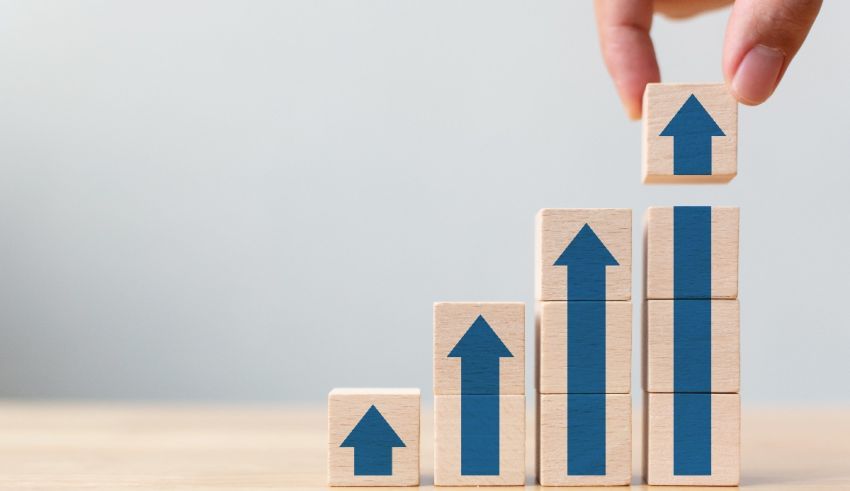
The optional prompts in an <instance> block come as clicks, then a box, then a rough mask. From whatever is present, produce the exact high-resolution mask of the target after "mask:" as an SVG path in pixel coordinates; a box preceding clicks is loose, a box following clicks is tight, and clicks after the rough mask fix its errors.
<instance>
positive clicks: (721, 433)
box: [644, 393, 741, 486]
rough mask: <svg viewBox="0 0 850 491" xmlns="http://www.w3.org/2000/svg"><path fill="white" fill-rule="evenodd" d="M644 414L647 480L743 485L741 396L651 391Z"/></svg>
mask: <svg viewBox="0 0 850 491" xmlns="http://www.w3.org/2000/svg"><path fill="white" fill-rule="evenodd" d="M644 413H645V417H646V425H645V431H646V432H647V434H646V442H645V445H646V459H645V465H646V469H645V474H646V476H645V477H646V482H647V484H650V485H681V486H737V485H738V482H739V481H740V458H741V457H740V443H739V442H740V432H741V397H740V396H739V395H738V394H652V393H650V394H647V395H646V399H645V411H644Z"/></svg>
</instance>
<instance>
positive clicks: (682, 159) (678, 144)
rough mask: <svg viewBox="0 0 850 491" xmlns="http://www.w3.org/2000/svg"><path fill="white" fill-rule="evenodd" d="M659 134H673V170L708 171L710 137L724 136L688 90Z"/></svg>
mask: <svg viewBox="0 0 850 491" xmlns="http://www.w3.org/2000/svg"><path fill="white" fill-rule="evenodd" d="M659 136H672V137H673V174H674V175H687V176H707V175H711V137H713V136H726V134H725V133H723V130H721V129H720V127H719V126H717V123H716V122H715V121H714V119H713V118H712V117H711V115H710V114H708V111H706V110H705V108H704V107H703V106H702V104H700V102H699V100H698V99H697V98H696V96H694V95H693V94H691V96H690V97H688V99H687V100H686V101H685V103H684V104H682V107H681V108H679V111H678V112H677V113H676V115H675V116H673V119H671V120H670V122H669V123H668V124H667V127H665V128H664V130H663V131H662V132H661V133H660V134H659Z"/></svg>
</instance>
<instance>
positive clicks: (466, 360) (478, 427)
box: [449, 315, 513, 476]
mask: <svg viewBox="0 0 850 491" xmlns="http://www.w3.org/2000/svg"><path fill="white" fill-rule="evenodd" d="M449 357H450V358H460V359H461V366H460V370H461V375H460V393H461V398H460V448H461V450H460V473H461V475H463V476H497V475H499V453H500V452H499V359H500V358H510V357H513V355H512V354H511V352H510V351H509V350H508V348H507V346H505V344H504V343H502V340H501V339H499V336H498V335H497V334H496V333H495V332H494V331H493V328H492V327H490V324H488V323H487V321H486V320H484V317H481V316H480V315H479V316H478V318H477V319H475V322H473V323H472V325H471V326H469V329H467V331H466V333H465V334H464V335H463V336H462V337H461V338H460V340H459V341H458V342H457V344H456V345H455V347H454V348H453V349H452V351H451V352H450V353H449Z"/></svg>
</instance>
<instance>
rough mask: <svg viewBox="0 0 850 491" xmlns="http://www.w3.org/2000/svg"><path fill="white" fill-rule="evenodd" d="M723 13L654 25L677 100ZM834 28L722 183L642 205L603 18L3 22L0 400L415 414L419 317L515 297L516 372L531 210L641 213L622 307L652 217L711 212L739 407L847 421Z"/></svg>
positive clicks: (844, 166) (438, 14)
mask: <svg viewBox="0 0 850 491" xmlns="http://www.w3.org/2000/svg"><path fill="white" fill-rule="evenodd" d="M727 16H728V11H720V12H717V13H714V14H711V15H707V16H704V17H700V18H698V19H695V20H692V21H688V22H685V23H678V22H672V21H668V20H665V19H657V20H656V24H655V26H654V29H653V33H654V37H655V40H656V49H657V52H658V56H659V59H660V63H661V69H662V75H663V77H664V79H665V80H666V81H675V82H715V81H721V80H722V74H721V71H720V54H721V46H722V37H723V31H724V28H725V21H726V18H727ZM848 18H850V3H847V2H826V4H825V5H824V7H823V11H822V12H821V16H820V18H819V19H818V21H817V22H816V24H815V27H814V29H813V31H812V33H811V35H810V38H809V41H808V42H807V44H806V45H805V46H804V47H803V49H802V51H801V52H800V53H799V55H798V57H797V59H796V61H795V62H794V64H792V66H791V68H790V70H789V71H788V73H787V74H786V76H785V79H784V82H783V84H782V85H781V86H780V88H779V90H778V91H777V93H776V94H775V96H774V97H773V99H771V100H770V101H769V102H768V103H767V104H765V105H764V106H761V107H758V108H749V107H741V109H740V125H739V126H740V143H739V173H740V174H739V176H738V177H737V178H736V179H735V180H734V181H733V182H732V183H731V184H729V185H725V186H713V187H706V186H671V187H650V186H645V185H642V184H641V182H640V158H641V140H640V135H641V129H640V124H639V123H636V122H630V121H628V120H627V119H626V118H625V116H624V114H623V112H622V110H621V108H620V105H619V101H618V99H617V97H616V95H615V92H614V89H613V86H612V84H611V82H610V80H609V78H608V76H607V74H606V71H605V69H604V66H603V63H602V61H601V58H600V55H599V49H598V45H597V40H596V29H595V26H594V19H593V12H592V3H591V2H563V1H557V0H546V1H542V0H541V1H535V2H521V1H502V0H474V1H464V2H457V1H453V0H429V1H427V2H416V1H398V0H380V1H379V0H375V1H362V2H351V1H347V0H336V1H329V0H301V1H288V2H279V1H271V0H269V1H265V0H255V1H251V2H233V1H212V0H211V1H200V0H198V1H186V0H176V1H175V0H167V1H165V0H156V1H146V2H108V1H79V0H74V1H52V2H50V1H35V2H29V1H3V2H0V71H2V76H0V397H5V398H23V399H29V398H33V399H53V398H58V399H114V400H176V401H183V400H187V401H191V400H204V401H207V400H209V401H285V402H321V401H323V400H324V399H325V397H326V395H327V391H328V390H329V389H331V388H332V387H335V386H418V387H421V388H422V389H423V391H424V394H425V395H426V398H429V397H430V393H431V369H432V361H431V360H432V358H431V356H432V353H431V351H432V344H431V342H432V331H431V305H432V302H434V301H435V300H522V301H525V302H527V303H528V319H529V322H528V326H527V333H528V350H529V351H528V353H532V349H531V348H532V346H533V344H532V341H533V338H532V333H533V329H532V323H531V319H532V314H533V273H534V271H533V229H534V226H533V223H534V221H533V218H534V214H535V213H536V211H537V210H538V209H539V208H542V207H628V208H632V209H634V257H635V259H636V265H635V269H634V271H633V278H634V292H633V295H634V298H635V300H639V299H640V296H641V288H642V287H641V277H642V273H643V271H642V264H641V261H640V260H639V258H640V257H641V256H642V245H641V241H640V237H641V234H642V223H643V211H644V210H645V209H646V207H648V206H650V205H671V204H715V205H739V206H741V208H742V217H741V219H742V222H741V272H740V278H741V280H740V282H741V289H740V298H741V304H742V339H741V342H742V360H743V368H742V377H743V381H742V383H743V386H742V394H743V401H744V403H745V404H758V403H785V404H806V403H830V402H833V403H838V402H845V403H846V402H850V390H847V378H848V376H850V360H848V348H847V347H848V345H850V309H848V308H847V297H848V294H850V287H848V277H850V265H848V261H846V260H845V256H844V254H846V250H847V245H848V242H850V231H848V227H850V219H848V212H850V198H848V194H847V183H848V180H850V170H848V166H850V138H848V137H847V131H848V129H850V124H848V114H850V98H849V97H848V96H847V89H848V87H850V64H848V63H847V56H846V55H847V51H846V50H847V47H848V46H850V30H848V29H847V28H846V19H848ZM633 307H634V309H635V314H636V316H635V319H636V321H635V334H634V351H633V353H634V368H635V370H634V375H635V377H634V378H635V385H634V387H633V392H634V393H636V394H639V393H640V385H639V378H638V376H639V370H638V367H639V353H640V350H639V343H640V337H639V330H638V322H637V319H639V316H638V315H637V314H638V313H639V301H637V302H635V303H634V306H633ZM532 363H533V359H532V356H531V355H529V366H528V367H529V371H528V374H527V380H528V385H529V388H530V387H531V386H532V374H533V371H532V370H531V367H532ZM426 400H427V399H426Z"/></svg>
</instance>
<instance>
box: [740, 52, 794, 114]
mask: <svg viewBox="0 0 850 491" xmlns="http://www.w3.org/2000/svg"><path fill="white" fill-rule="evenodd" d="M784 63H785V55H784V54H783V53H782V52H781V51H779V50H778V49H773V48H768V47H767V46H764V45H762V44H759V45H756V46H755V47H754V48H753V49H751V50H750V51H749V53H747V54H746V55H745V56H744V59H743V60H741V64H740V65H738V71H737V72H735V76H734V77H733V78H732V91H733V92H735V95H736V96H737V97H738V99H739V100H740V101H741V102H745V103H747V104H761V103H762V102H764V101H766V100H767V98H768V97H770V94H772V93H773V91H774V90H775V89H776V84H777V83H778V82H779V72H780V71H781V70H782V65H783V64H784Z"/></svg>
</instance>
